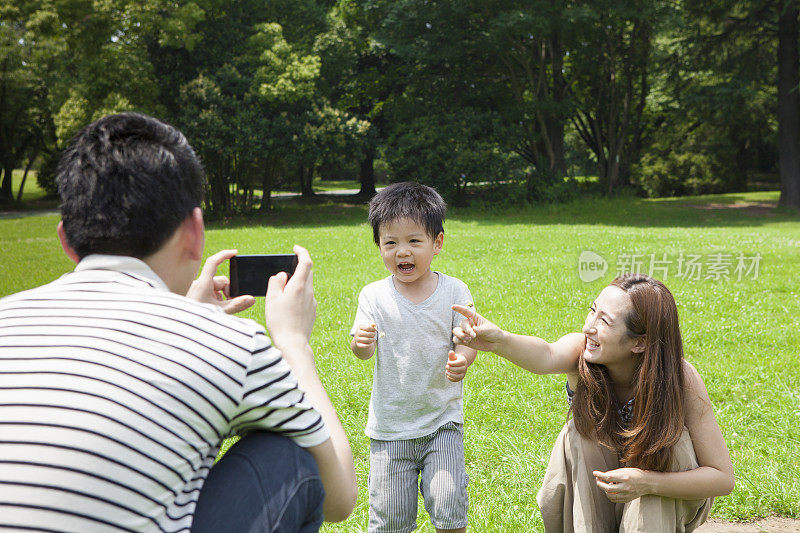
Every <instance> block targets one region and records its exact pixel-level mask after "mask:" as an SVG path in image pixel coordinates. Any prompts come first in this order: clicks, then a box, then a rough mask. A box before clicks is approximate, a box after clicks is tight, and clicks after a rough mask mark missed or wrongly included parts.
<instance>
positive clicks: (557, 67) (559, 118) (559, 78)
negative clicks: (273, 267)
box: [550, 34, 567, 179]
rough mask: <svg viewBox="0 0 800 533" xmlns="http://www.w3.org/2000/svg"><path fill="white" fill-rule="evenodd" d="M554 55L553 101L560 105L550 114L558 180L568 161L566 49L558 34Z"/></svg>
mask: <svg viewBox="0 0 800 533" xmlns="http://www.w3.org/2000/svg"><path fill="white" fill-rule="evenodd" d="M551 43H552V54H553V100H554V101H555V102H556V104H559V108H558V111H557V113H551V114H550V121H551V126H550V139H551V140H552V143H553V161H552V162H551V167H550V170H551V171H552V174H553V176H554V177H556V178H559V179H561V178H563V177H565V176H566V175H567V161H566V157H565V153H564V152H565V151H564V117H563V115H562V114H561V113H562V112H561V107H560V106H561V104H563V103H564V100H566V98H567V83H566V81H565V80H564V72H563V70H564V47H563V46H562V45H561V39H559V37H558V34H556V35H554V36H553V38H552V41H551Z"/></svg>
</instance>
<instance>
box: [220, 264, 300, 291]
mask: <svg viewBox="0 0 800 533" xmlns="http://www.w3.org/2000/svg"><path fill="white" fill-rule="evenodd" d="M296 268H297V256H296V255H295V254H259V255H235V256H233V257H231V260H230V279H231V286H230V290H231V298H235V297H236V296H241V295H242V294H250V295H252V296H265V295H266V294H267V283H268V282H269V278H270V277H272V276H274V275H275V274H277V273H279V272H286V273H287V274H288V275H289V277H292V274H294V270H295V269H296Z"/></svg>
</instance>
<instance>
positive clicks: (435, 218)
mask: <svg viewBox="0 0 800 533" xmlns="http://www.w3.org/2000/svg"><path fill="white" fill-rule="evenodd" d="M446 212H447V204H446V203H445V202H444V200H443V199H442V197H441V196H439V193H438V192H436V190H435V189H433V188H432V187H428V186H427V185H422V184H419V183H415V182H413V181H404V182H402V183H393V184H392V185H389V186H388V187H386V188H384V189H381V190H380V191H378V194H376V195H375V196H374V197H373V198H372V200H370V202H369V217H368V218H367V220H369V223H370V224H371V225H372V235H373V239H374V240H375V244H378V245H379V244H380V227H381V225H382V224H387V223H389V222H392V221H393V220H398V219H401V218H408V219H410V220H413V221H415V222H417V223H418V224H421V225H422V226H424V227H425V231H426V232H427V233H428V235H430V236H431V238H432V239H435V238H436V236H437V235H439V234H440V233H443V232H444V216H445V213H446Z"/></svg>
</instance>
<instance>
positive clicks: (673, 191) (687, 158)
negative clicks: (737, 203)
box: [631, 152, 726, 197]
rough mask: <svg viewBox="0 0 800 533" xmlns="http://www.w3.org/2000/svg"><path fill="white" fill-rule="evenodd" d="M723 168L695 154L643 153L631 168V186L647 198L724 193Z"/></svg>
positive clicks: (710, 158) (706, 156) (703, 156)
mask: <svg viewBox="0 0 800 533" xmlns="http://www.w3.org/2000/svg"><path fill="white" fill-rule="evenodd" d="M723 175H724V172H723V169H722V168H720V165H719V164H718V162H717V161H716V160H715V159H714V158H712V157H710V156H708V155H705V154H701V153H697V152H668V153H666V154H663V155H661V154H647V155H645V156H644V157H642V160H641V162H640V163H639V165H636V166H635V167H634V168H633V169H632V179H631V181H632V182H633V184H634V185H637V186H638V187H640V188H641V189H642V190H643V191H644V193H645V194H646V195H647V196H650V197H656V196H683V195H695V194H712V193H718V192H724V191H725V188H726V183H725V181H724V180H723V179H722V178H721V176H723Z"/></svg>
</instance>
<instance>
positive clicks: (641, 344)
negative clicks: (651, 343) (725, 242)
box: [631, 335, 647, 353]
mask: <svg viewBox="0 0 800 533" xmlns="http://www.w3.org/2000/svg"><path fill="white" fill-rule="evenodd" d="M646 346H647V337H645V336H644V335H640V336H639V337H637V338H636V344H634V345H633V348H631V351H632V352H633V353H643V352H644V349H645V347H646Z"/></svg>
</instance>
